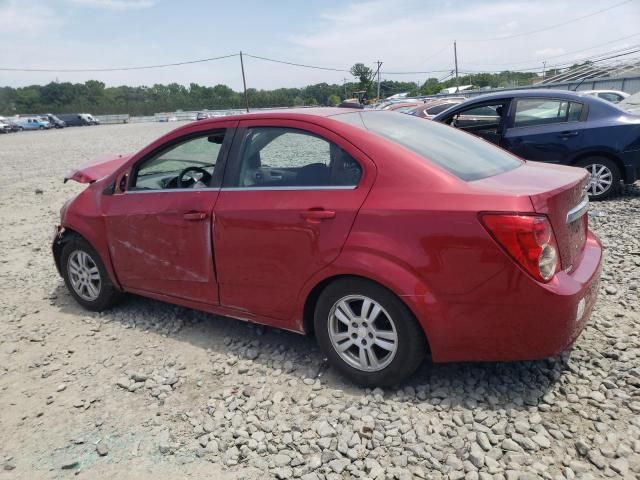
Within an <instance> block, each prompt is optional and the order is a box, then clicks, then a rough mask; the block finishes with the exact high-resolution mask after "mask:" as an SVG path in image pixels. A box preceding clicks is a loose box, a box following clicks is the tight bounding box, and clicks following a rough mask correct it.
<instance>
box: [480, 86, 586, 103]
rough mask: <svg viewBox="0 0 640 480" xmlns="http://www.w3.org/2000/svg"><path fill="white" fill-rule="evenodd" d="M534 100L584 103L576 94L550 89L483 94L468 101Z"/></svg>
mask: <svg viewBox="0 0 640 480" xmlns="http://www.w3.org/2000/svg"><path fill="white" fill-rule="evenodd" d="M511 97H514V98H536V97H553V98H563V99H567V100H580V101H584V99H583V97H581V96H580V95H578V94H577V93H576V92H570V91H568V90H554V89H550V88H535V89H533V88H532V89H526V90H503V91H501V92H495V93H485V94H483V95H479V96H477V97H473V98H471V99H469V100H472V101H477V100H489V101H491V100H494V99H499V98H511Z"/></svg>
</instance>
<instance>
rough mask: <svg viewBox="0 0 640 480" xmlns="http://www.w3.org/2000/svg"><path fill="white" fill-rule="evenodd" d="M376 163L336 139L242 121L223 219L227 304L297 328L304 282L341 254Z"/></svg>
mask: <svg viewBox="0 0 640 480" xmlns="http://www.w3.org/2000/svg"><path fill="white" fill-rule="evenodd" d="M374 177H375V165H374V164H373V162H371V160H369V159H368V158H367V157H366V156H365V155H364V154H362V153H361V152H360V151H359V150H358V149H356V148H355V147H354V146H353V145H351V144H350V143H349V142H346V141H345V140H344V139H343V138H342V137H340V136H338V135H337V134H335V133H334V132H331V131H329V130H327V129H325V128H323V127H320V126H318V125H315V124H313V123H308V122H302V121H293V120H270V121H269V120H246V121H242V122H240V128H239V130H238V132H237V134H236V136H235V140H234V146H233V148H232V153H231V155H230V159H229V164H228V165H227V169H226V171H225V180H224V183H223V188H222V191H221V192H220V197H219V198H218V202H217V203H216V206H215V210H214V214H215V217H216V225H215V229H214V245H215V254H216V266H217V272H218V281H219V285H220V302H221V304H222V305H225V306H227V307H231V308H236V309H239V310H243V311H248V312H251V313H254V314H258V315H265V316H268V317H272V318H277V319H283V320H288V319H289V318H291V315H292V312H293V309H294V305H295V302H296V299H297V296H298V293H299V291H300V289H301V287H302V285H303V284H304V282H305V281H306V280H307V279H308V278H309V277H310V276H311V275H313V274H314V273H316V272H317V271H319V270H320V269H322V268H323V267H325V266H326V265H328V264H329V263H331V262H332V261H333V260H334V259H335V258H336V257H337V256H338V254H339V253H340V250H341V248H342V246H343V245H344V243H345V241H346V239H347V236H348V234H349V231H350V229H351V226H352V225H353V222H354V219H355V216H356V214H357V212H358V209H359V208H360V206H361V205H362V203H363V202H364V199H365V197H366V195H367V193H368V191H369V189H370V187H371V185H372V183H373V180H374Z"/></svg>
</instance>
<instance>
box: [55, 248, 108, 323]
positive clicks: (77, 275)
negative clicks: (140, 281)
mask: <svg viewBox="0 0 640 480" xmlns="http://www.w3.org/2000/svg"><path fill="white" fill-rule="evenodd" d="M60 265H61V267H62V276H63V278H64V282H65V284H66V285H67V288H68V289H69V292H70V293H71V295H72V296H73V297H74V298H75V299H76V301H77V302H78V303H79V304H80V305H82V306H83V307H85V308H86V309H88V310H92V311H96V312H99V311H102V310H105V309H107V308H109V307H110V306H111V305H113V303H114V302H115V301H116V300H117V298H118V295H119V292H118V291H117V290H116V289H115V287H114V286H113V284H112V283H111V280H110V279H109V275H108V274H107V272H106V270H105V268H104V265H103V264H102V260H101V259H100V256H99V255H98V252H96V251H95V250H94V249H93V247H91V245H89V243H88V242H87V241H86V240H84V239H83V238H81V237H74V238H72V239H70V240H68V241H67V242H66V243H65V245H64V247H63V249H62V255H61V258H60Z"/></svg>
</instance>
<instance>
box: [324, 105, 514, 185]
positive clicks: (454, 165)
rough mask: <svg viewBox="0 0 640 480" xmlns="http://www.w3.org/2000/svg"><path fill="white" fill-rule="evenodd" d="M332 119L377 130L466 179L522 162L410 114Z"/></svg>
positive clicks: (350, 115) (377, 113) (358, 114)
mask: <svg viewBox="0 0 640 480" xmlns="http://www.w3.org/2000/svg"><path fill="white" fill-rule="evenodd" d="M332 118H334V119H335V120H340V121H343V122H345V123H348V124H350V125H353V126H356V127H360V128H363V129H365V130H369V131H371V132H373V133H377V134H378V135H381V136H383V137H385V138H387V139H389V140H391V141H392V142H395V143H397V144H399V145H401V146H403V147H405V148H407V149H409V150H411V151H413V152H415V153H417V154H418V155H420V156H421V157H423V158H425V159H426V160H429V161H432V162H434V163H435V164H437V165H439V166H440V167H442V168H444V169H445V170H447V171H449V172H451V173H452V174H453V175H455V176H456V177H459V178H461V179H462V180H465V181H473V180H480V179H481V178H486V177H491V176H493V175H498V174H500V173H504V172H508V171H509V170H513V169H515V168H517V167H519V166H520V165H522V161H520V160H518V159H517V158H516V157H514V156H513V155H511V154H509V153H507V152H505V151H504V150H502V149H500V148H498V147H495V146H493V145H491V144H490V143H488V142H485V141H484V140H481V139H479V138H477V137H474V136H473V135H470V134H468V133H464V132H460V131H458V130H456V129H455V128H452V127H449V126H447V125H442V124H441V123H437V122H433V121H430V120H424V119H422V118H417V117H413V116H410V115H399V114H397V113H394V112H384V111H370V112H366V113H361V112H355V113H346V114H342V115H336V116H334V117H332Z"/></svg>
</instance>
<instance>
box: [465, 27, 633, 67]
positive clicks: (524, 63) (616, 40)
mask: <svg viewBox="0 0 640 480" xmlns="http://www.w3.org/2000/svg"><path fill="white" fill-rule="evenodd" d="M638 35H640V32H638V33H633V34H631V35H626V36H624V37H620V38H616V39H614V40H610V41H608V42H604V43H599V44H598V45H593V46H591V47H587V48H581V49H580V50H573V51H571V52H565V53H562V54H559V55H552V56H545V57H544V60H552V59H554V58H561V57H566V56H568V55H573V54H574V53H581V52H585V51H587V50H593V49H594V48H600V47H604V46H605V45H611V44H612V43H616V42H619V41H621V40H626V39H628V38H632V37H637V36H638ZM625 48H628V47H625ZM532 62H534V61H533V60H527V61H526V62H516V63H513V62H501V63H475V64H474V63H472V64H471V65H472V66H474V65H476V66H482V65H491V66H500V65H529V64H531V63H532Z"/></svg>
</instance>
